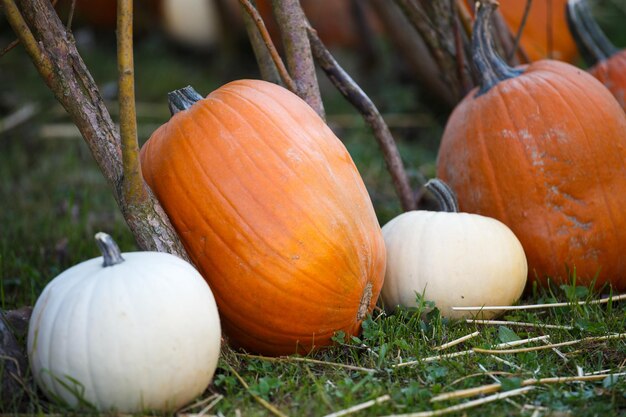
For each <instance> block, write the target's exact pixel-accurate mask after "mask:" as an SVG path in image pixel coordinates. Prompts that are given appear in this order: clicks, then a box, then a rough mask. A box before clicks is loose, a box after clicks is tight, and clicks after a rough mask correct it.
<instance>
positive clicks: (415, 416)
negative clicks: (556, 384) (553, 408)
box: [386, 387, 535, 417]
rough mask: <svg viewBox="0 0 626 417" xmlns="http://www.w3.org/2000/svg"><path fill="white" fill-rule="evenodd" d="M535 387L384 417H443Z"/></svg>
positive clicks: (521, 393)
mask: <svg viewBox="0 0 626 417" xmlns="http://www.w3.org/2000/svg"><path fill="white" fill-rule="evenodd" d="M534 388H535V387H523V388H518V389H514V390H511V391H506V392H501V393H498V394H494V395H490V396H489V397H485V398H481V399H478V400H472V401H468V402H466V403H462V404H457V405H453V406H451V407H448V408H442V409H440V410H434V411H421V412H417V413H408V414H393V415H389V416H386V417H436V416H443V415H445V414H450V413H456V412H458V411H463V410H467V409H469V408H474V407H478V406H479V405H483V404H488V403H491V402H494V401H498V400H502V399H505V398H510V397H514V396H516V395H523V394H526V393H527V392H529V391H531V390H533V389H534Z"/></svg>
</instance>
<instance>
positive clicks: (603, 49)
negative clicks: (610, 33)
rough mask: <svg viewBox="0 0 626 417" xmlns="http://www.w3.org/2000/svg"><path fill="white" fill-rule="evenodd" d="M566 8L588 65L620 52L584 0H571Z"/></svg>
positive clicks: (568, 20) (578, 44)
mask: <svg viewBox="0 0 626 417" xmlns="http://www.w3.org/2000/svg"><path fill="white" fill-rule="evenodd" d="M566 10H567V25H568V26H569V29H570V32H571V33H572V36H573V37H574V41H575V42H576V45H577V46H578V50H579V51H580V54H581V55H582V57H583V59H584V60H585V62H586V63H587V65H589V66H593V65H595V64H597V63H598V62H600V61H604V60H605V59H608V58H610V57H611V56H613V55H614V54H615V53H617V52H618V49H617V48H616V47H615V45H613V44H612V43H611V41H610V40H609V38H607V37H606V35H605V34H604V32H603V31H602V29H601V28H600V26H599V25H598V23H597V22H596V21H595V19H594V18H593V15H592V14H591V10H590V9H589V6H588V5H587V3H586V2H585V1H584V0H569V1H568V2H567V8H566Z"/></svg>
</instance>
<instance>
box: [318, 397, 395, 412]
mask: <svg viewBox="0 0 626 417" xmlns="http://www.w3.org/2000/svg"><path fill="white" fill-rule="evenodd" d="M390 399H391V396H390V395H389V394H385V395H381V396H380V397H378V398H375V399H373V400H370V401H366V402H364V403H361V404H357V405H354V406H352V407H350V408H346V409H345V410H341V411H337V412H334V413H330V414H326V415H325V416H324V417H341V416H346V415H348V414H352V413H356V412H357V411H361V410H365V409H366V408H369V407H372V406H375V405H378V404H381V403H384V402H385V401H389V400H390Z"/></svg>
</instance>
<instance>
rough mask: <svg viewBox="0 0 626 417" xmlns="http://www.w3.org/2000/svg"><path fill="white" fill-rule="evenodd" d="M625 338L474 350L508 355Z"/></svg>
mask: <svg viewBox="0 0 626 417" xmlns="http://www.w3.org/2000/svg"><path fill="white" fill-rule="evenodd" d="M624 338H626V333H619V334H611V335H607V336H598V337H585V338H583V339H577V340H569V341H567V342H560V343H553V344H549V345H542V346H533V347H528V348H520V349H482V348H474V349H472V350H473V351H474V352H476V353H490V354H492V355H508V354H511V353H522V352H534V351H536V350H544V349H552V348H556V347H561V346H572V345H576V344H579V343H584V342H599V341H603V340H612V339H624Z"/></svg>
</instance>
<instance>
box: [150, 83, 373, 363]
mask: <svg viewBox="0 0 626 417" xmlns="http://www.w3.org/2000/svg"><path fill="white" fill-rule="evenodd" d="M196 100H197V102H195V101H196ZM194 102H195V103H194ZM170 106H171V107H170V108H171V109H173V111H178V112H177V113H176V114H174V116H173V117H172V118H171V120H170V121H169V122H168V123H166V124H165V125H163V126H161V127H160V128H159V129H157V130H156V131H155V132H154V133H153V134H152V136H151V137H150V139H149V140H148V141H147V142H146V144H145V145H144V146H143V148H142V149H141V163H142V166H143V173H144V176H145V179H146V181H147V183H148V184H149V185H150V187H151V188H152V190H153V191H154V193H155V194H156V196H157V198H158V199H159V201H160V202H161V204H162V205H163V207H164V209H165V211H166V212H167V214H168V215H169V217H170V219H171V220H172V223H173V225H174V227H175V228H176V230H177V232H178V234H179V235H180V237H181V239H182V241H183V244H184V245H185V248H186V249H187V251H188V253H189V255H190V257H191V259H192V260H193V262H194V263H195V265H196V266H197V267H198V268H199V270H200V272H201V273H202V274H203V276H204V277H205V279H206V280H207V282H208V283H209V285H210V287H211V289H212V290H213V293H214V295H215V298H216V301H217V304H218V308H219V311H220V317H221V319H222V324H223V329H224V331H225V333H226V335H227V336H228V338H229V340H230V342H231V343H232V344H234V345H235V346H239V347H242V348H245V349H246V350H249V351H253V352H258V353H262V354H268V355H280V354H289V353H294V352H308V351H310V350H311V349H312V348H313V347H316V346H323V345H328V344H331V338H332V336H333V335H334V334H335V332H337V331H340V330H341V331H344V332H345V333H346V334H348V335H354V334H356V333H358V332H359V330H360V324H361V321H362V320H363V319H364V318H365V317H366V315H367V314H368V313H369V312H371V311H372V309H373V308H374V305H375V303H376V300H377V298H378V295H379V293H380V289H381V286H382V282H383V277H384V272H385V248H384V242H383V238H382V232H381V229H380V226H379V223H378V220H377V219H376V215H375V213H374V209H373V207H372V203H371V200H370V198H369V196H368V193H367V190H366V189H365V186H364V184H363V181H362V179H361V177H360V175H359V173H358V171H357V168H356V167H355V165H354V163H353V161H352V159H351V158H350V155H349V154H348V152H347V150H346V148H345V147H344V146H343V144H342V143H341V142H340V141H339V139H337V137H336V136H335V135H334V134H333V133H332V131H331V130H330V129H329V128H328V127H327V126H326V124H325V123H324V121H323V120H322V119H321V118H320V117H318V116H317V114H316V113H315V112H314V111H313V110H312V109H311V108H310V107H309V106H308V105H307V104H306V103H305V102H304V101H303V100H301V99H300V98H299V97H297V96H296V95H294V94H292V93H291V92H289V91H288V90H286V89H284V88H282V87H280V86H277V85H275V84H271V83H268V82H265V81H257V80H239V81H234V82H231V83H229V84H226V85H224V86H222V87H220V88H219V89H217V90H215V91H214V92H212V93H211V94H210V95H209V96H208V97H207V98H206V99H201V97H199V96H197V93H196V95H195V96H194V95H193V94H190V90H183V91H179V92H177V93H174V94H173V95H171V96H170ZM186 107H188V108H187V109H186V110H182V109H184V108H186Z"/></svg>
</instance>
